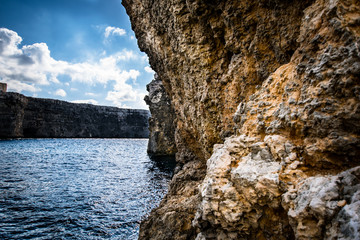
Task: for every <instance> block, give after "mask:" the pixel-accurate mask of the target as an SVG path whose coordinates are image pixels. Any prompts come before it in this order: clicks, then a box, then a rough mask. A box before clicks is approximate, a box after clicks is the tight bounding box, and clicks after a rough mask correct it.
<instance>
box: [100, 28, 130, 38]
mask: <svg viewBox="0 0 360 240" xmlns="http://www.w3.org/2000/svg"><path fill="white" fill-rule="evenodd" d="M125 34H126V31H125V30H124V29H122V28H117V27H111V26H108V27H107V28H106V29H105V33H104V36H105V38H108V37H110V36H111V35H113V36H124V35H125Z"/></svg>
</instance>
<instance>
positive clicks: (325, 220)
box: [123, 0, 360, 239]
mask: <svg viewBox="0 0 360 240" xmlns="http://www.w3.org/2000/svg"><path fill="white" fill-rule="evenodd" d="M123 4H124V6H125V8H126V10H127V13H128V14H129V16H130V19H131V22H132V27H133V29H134V31H135V34H136V37H137V39H138V44H139V47H140V48H141V50H143V51H145V52H146V53H147V54H148V56H149V60H150V64H151V66H152V68H153V69H154V70H155V71H156V72H157V74H158V75H159V78H160V79H161V81H162V83H163V86H164V88H165V90H166V92H167V94H168V95H169V97H170V99H171V104H172V106H173V109H174V111H175V116H176V119H175V122H176V130H175V141H176V148H177V150H178V152H177V155H176V157H177V161H178V164H179V167H178V171H177V173H176V174H175V176H174V178H173V180H172V181H171V184H170V188H169V193H168V195H167V196H166V197H165V198H164V200H163V201H162V203H161V204H160V206H159V207H158V208H157V209H154V210H153V211H152V214H151V215H150V217H149V218H148V219H146V220H145V221H144V222H143V223H142V225H141V231H140V239H195V238H197V239H294V238H295V239H354V238H355V239H356V238H358V237H359V229H360V225H359V220H358V219H360V216H359V215H360V214H359V213H360V202H359V197H358V196H359V191H358V190H359V174H358V172H359V168H358V166H359V165H360V157H359V156H360V137H359V135H360V80H359V78H360V5H359V2H358V1H356V0H307V1H296V0H292V1H277V0H269V1H264V0H257V1H241V0H233V1H219V0H213V1H205V0H186V1H185V0H171V1H158V0H123ZM220 143H223V144H221V145H217V144H220Z"/></svg>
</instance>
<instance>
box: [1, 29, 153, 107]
mask: <svg viewBox="0 0 360 240" xmlns="http://www.w3.org/2000/svg"><path fill="white" fill-rule="evenodd" d="M124 34H126V32H125V30H123V29H120V28H115V27H107V28H106V31H105V36H110V35H119V36H121V35H124ZM21 42H22V38H21V37H20V36H19V35H18V34H17V33H16V32H14V31H12V30H9V29H6V28H0V80H1V81H2V82H6V83H7V84H8V89H9V90H12V91H16V92H22V91H29V92H33V93H35V92H40V91H41V87H42V86H49V85H59V84H61V81H60V80H59V77H61V76H67V77H68V78H69V79H70V80H71V82H78V83H84V84H87V85H95V84H102V85H104V86H107V85H109V84H110V85H113V89H112V90H110V91H108V93H107V97H106V100H108V101H111V102H112V103H113V104H114V105H116V106H119V107H122V106H125V105H124V104H123V102H124V101H142V98H143V95H144V94H142V93H139V92H138V91H137V90H136V89H134V88H133V86H132V85H131V84H130V83H129V82H128V81H129V80H131V82H132V83H133V84H134V83H136V80H137V78H138V77H139V76H140V72H139V71H138V70H135V69H130V70H124V69H122V68H121V67H119V65H121V64H120V63H121V62H123V61H129V60H136V59H138V60H141V59H142V58H143V57H142V56H139V55H137V54H135V53H134V52H132V51H128V50H122V51H121V52H118V53H116V54H113V55H110V56H107V57H103V58H100V59H99V60H98V61H97V62H81V63H70V62H66V61H60V60H55V59H54V58H52V57H51V53H50V50H49V48H48V46H47V44H46V43H35V44H32V45H25V46H22V47H20V44H21ZM147 70H149V69H147ZM55 89H56V88H55ZM54 94H55V95H58V96H61V97H65V96H66V92H65V91H64V90H63V89H58V90H56V91H55V92H54ZM140 99H141V100H140ZM92 103H94V101H92ZM140 105H141V104H140Z"/></svg>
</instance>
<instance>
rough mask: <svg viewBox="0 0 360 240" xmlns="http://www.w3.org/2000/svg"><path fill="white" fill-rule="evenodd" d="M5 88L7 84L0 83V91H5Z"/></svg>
mask: <svg viewBox="0 0 360 240" xmlns="http://www.w3.org/2000/svg"><path fill="white" fill-rule="evenodd" d="M6 90H7V84H6V83H0V92H6Z"/></svg>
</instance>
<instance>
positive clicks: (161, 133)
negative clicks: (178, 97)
mask: <svg viewBox="0 0 360 240" xmlns="http://www.w3.org/2000/svg"><path fill="white" fill-rule="evenodd" d="M146 87H147V91H148V92H149V95H147V96H145V99H144V100H145V102H146V104H147V105H149V109H150V112H151V117H150V119H149V131H150V134H149V144H148V150H147V151H148V153H149V155H150V156H152V157H165V156H173V155H175V153H176V146H175V123H174V121H175V113H174V110H173V108H172V106H171V100H170V98H169V96H168V95H167V93H166V91H165V89H164V86H163V84H162V82H161V80H160V79H159V78H158V77H157V76H156V77H155V79H154V80H153V81H152V82H150V83H149V84H148V85H147V86H146Z"/></svg>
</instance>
